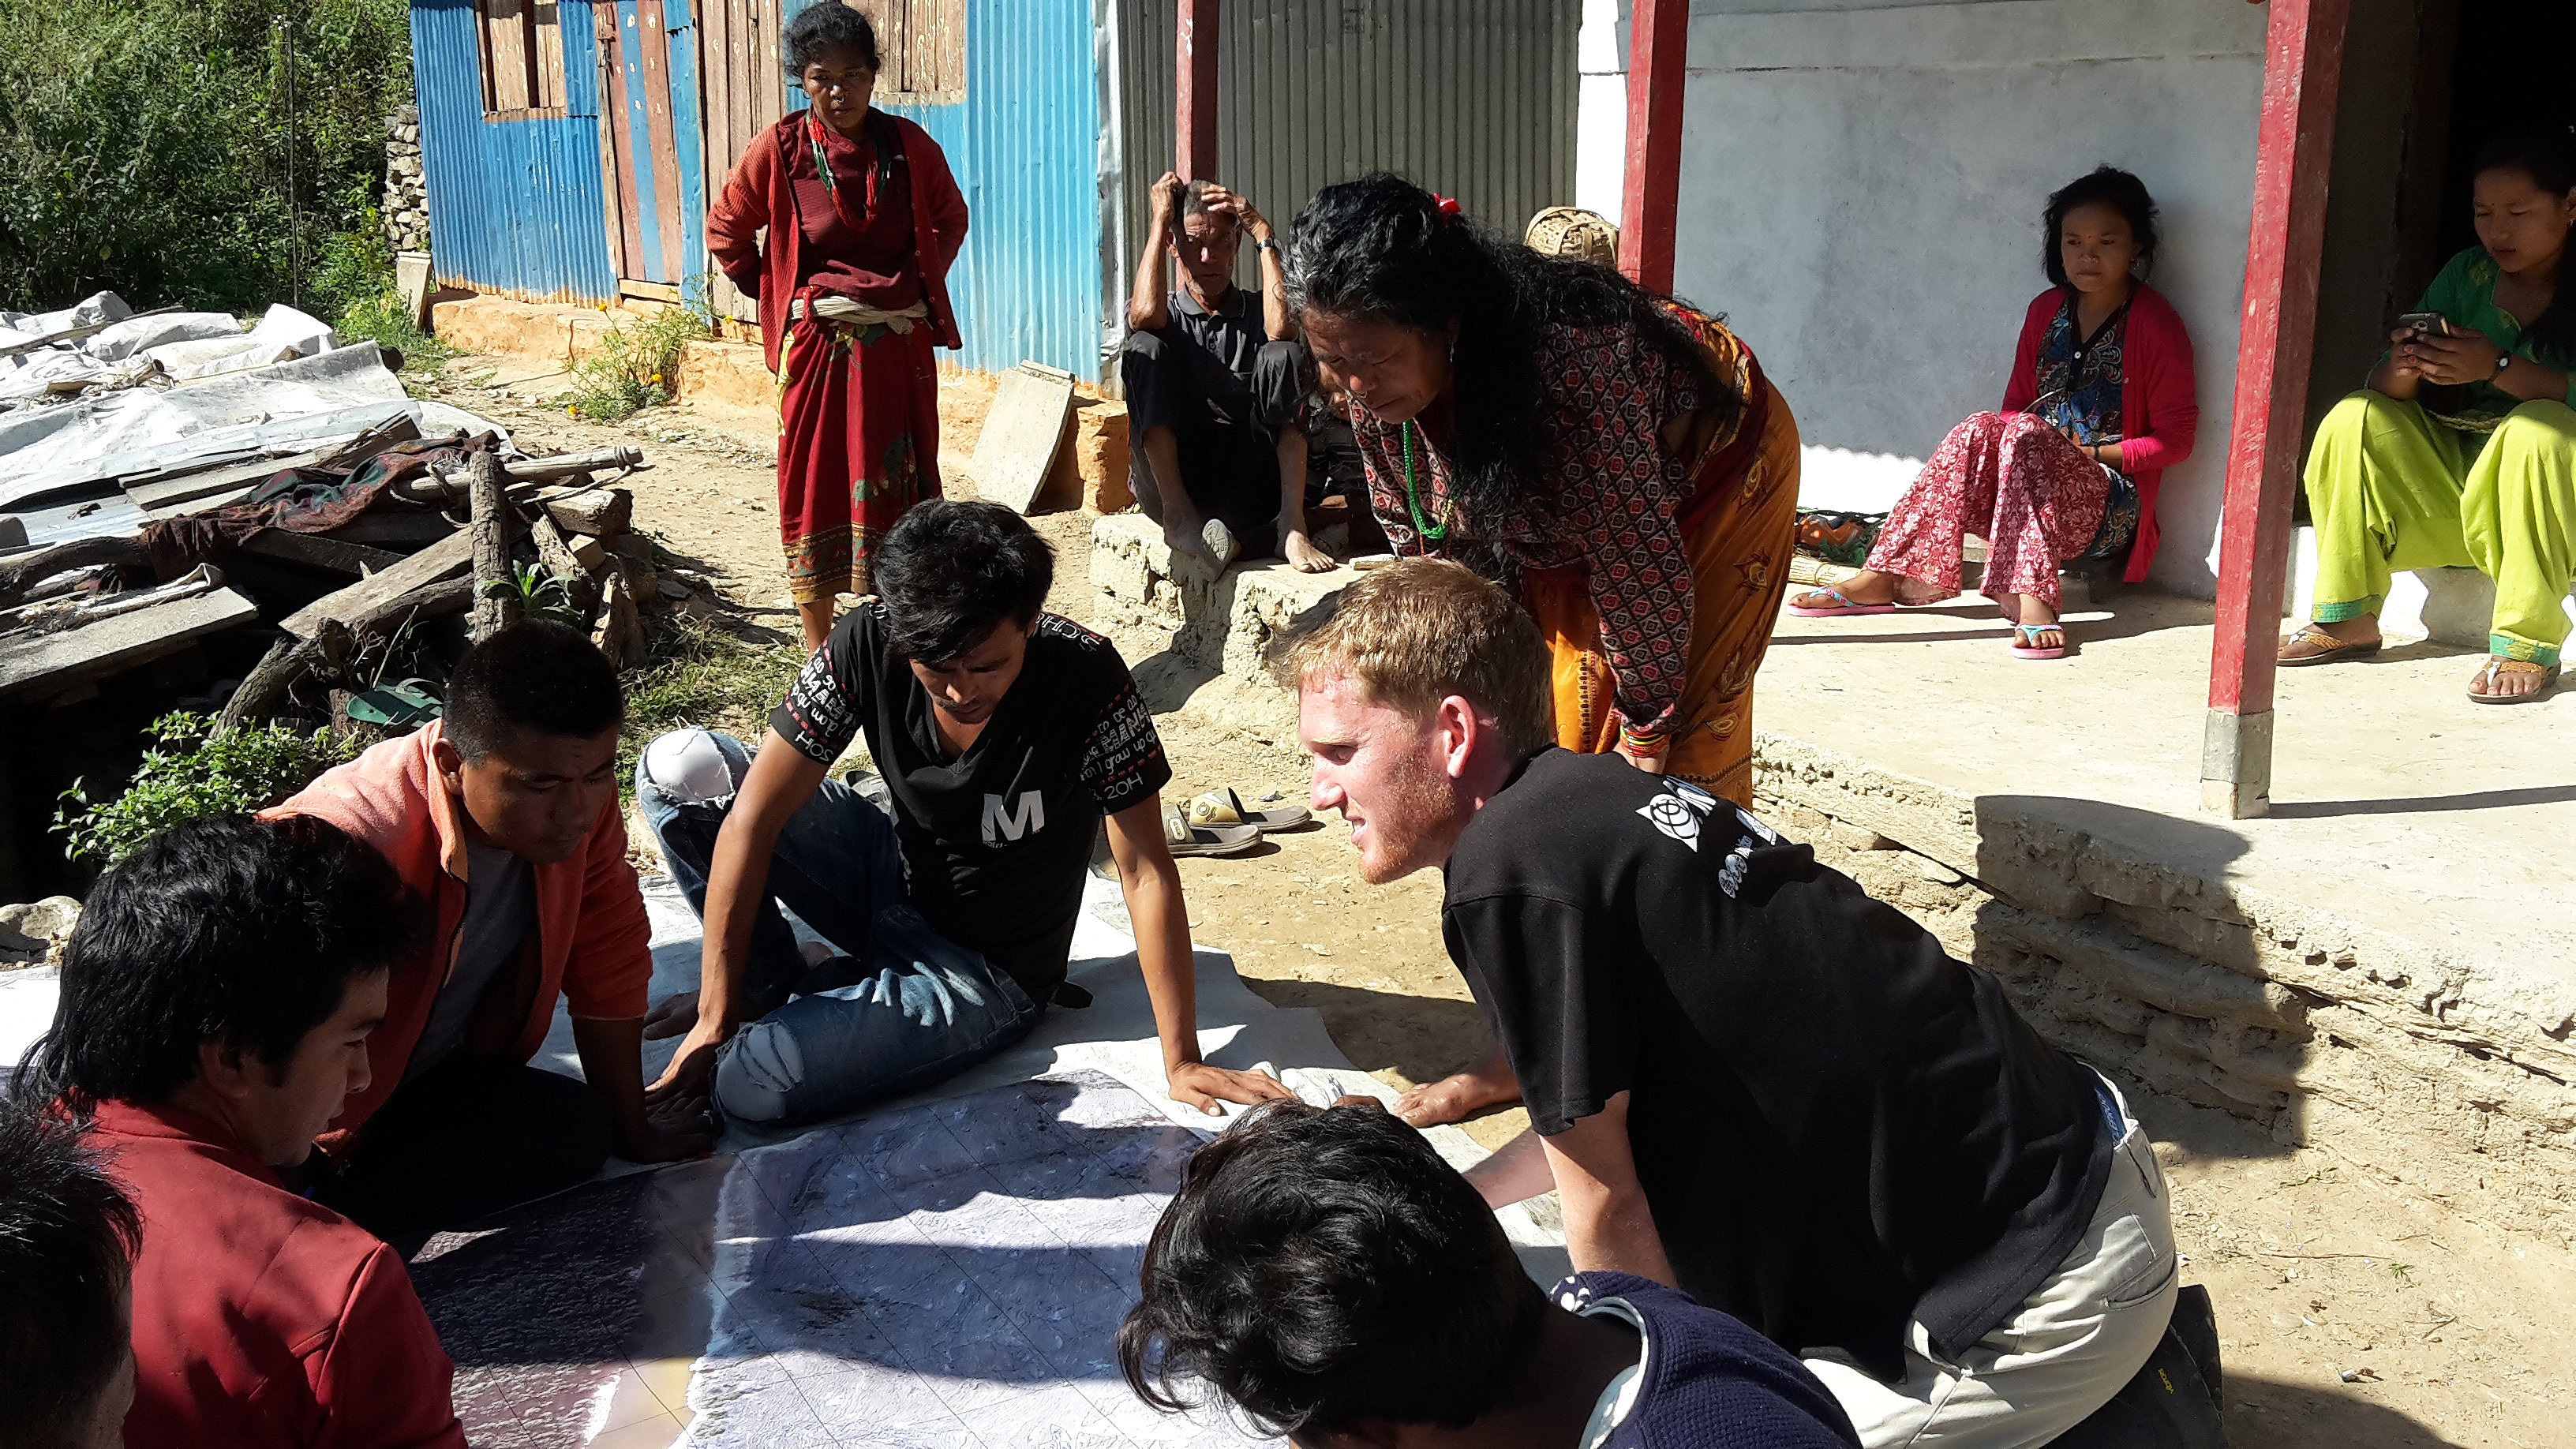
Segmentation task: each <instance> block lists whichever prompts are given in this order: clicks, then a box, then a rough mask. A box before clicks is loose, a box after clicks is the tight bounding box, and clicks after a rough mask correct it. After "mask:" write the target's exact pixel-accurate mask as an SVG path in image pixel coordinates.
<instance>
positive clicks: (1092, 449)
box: [1058, 395, 1136, 513]
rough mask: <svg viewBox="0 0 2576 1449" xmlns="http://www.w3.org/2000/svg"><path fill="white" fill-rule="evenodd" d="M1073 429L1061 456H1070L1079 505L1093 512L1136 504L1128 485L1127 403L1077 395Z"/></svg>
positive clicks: (1104, 511)
mask: <svg viewBox="0 0 2576 1449" xmlns="http://www.w3.org/2000/svg"><path fill="white" fill-rule="evenodd" d="M1072 428H1073V436H1072V439H1071V444H1072V445H1071V446H1070V447H1068V448H1067V449H1065V452H1064V453H1063V454H1059V455H1058V456H1059V459H1062V458H1064V457H1066V456H1068V455H1069V456H1070V460H1071V462H1072V465H1073V468H1074V472H1075V476H1076V484H1077V493H1078V499H1079V504H1080V506H1081V507H1082V508H1083V509H1084V510H1085V511H1087V512H1091V513H1121V512H1124V511H1126V510H1127V509H1129V508H1132V507H1134V506H1135V503H1136V495H1135V493H1134V491H1133V490H1131V489H1130V488H1129V487H1128V486H1127V470H1128V467H1129V459H1130V454H1129V453H1128V451H1127V405H1126V404H1125V403H1123V402H1115V401H1112V400H1110V399H1107V398H1089V397H1083V396H1080V395H1076V397H1075V398H1074V411H1073V418H1072ZM1059 466H1062V463H1061V462H1059Z"/></svg>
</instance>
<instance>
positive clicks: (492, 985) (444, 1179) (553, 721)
mask: <svg viewBox="0 0 2576 1449" xmlns="http://www.w3.org/2000/svg"><path fill="white" fill-rule="evenodd" d="M625 708H626V706H625V698H624V696H623V694H622V693H621V692H620V690H619V687H618V683H617V671H616V670H615V669H614V668H612V667H611V666H610V664H609V663H608V661H607V659H606V658H604V657H603V656H602V655H601V654H600V652H599V650H598V649H597V648H595V647H594V646H593V645H592V644H591V642H590V641H589V640H588V639H587V638H584V637H583V636H582V634H581V632H580V631H579V630H577V629H571V628H567V627H565V626H564V625H561V624H557V623H553V622H551V621H546V620H537V619H531V620H528V621H526V622H524V623H520V624H515V625H512V626H511V627H509V628H507V629H503V630H501V631H500V632H498V633H496V634H493V635H492V636H491V637H489V638H487V639H484V640H482V641H481V642H479V643H477V644H476V645H475V646H474V647H473V648H471V649H469V650H467V651H466V653H465V657H464V658H463V659H462V660H460V661H459V662H458V664H457V666H456V671H455V673H454V674H453V675H452V676H450V678H449V680H448V692H447V714H446V718H444V719H443V720H440V721H437V722H434V723H432V724H429V725H426V726H424V727H422V728H421V729H419V730H417V731H415V732H413V733H412V734H409V735H406V736H404V737H403V738H401V739H396V740H388V741H386V742H385V743H383V744H380V745H377V746H376V747H374V748H373V749H370V750H368V751H367V752H366V753H365V754H363V755H361V756H359V757H358V758H357V759H355V760H353V761H351V762H350V763H348V764H346V765H342V766H340V767H339V768H338V769H335V770H332V771H331V772H329V773H328V774H325V775H324V776H322V778H320V779H318V780H316V781H314V782H313V783H312V784H311V785H309V786H307V787H306V788H305V789H304V790H303V792H302V793H300V794H298V795H296V796H295V797H294V798H293V799H291V800H288V801H287V802H286V803H285V804H284V805H281V806H279V807H278V809H277V810H276V811H275V812H273V813H277V814H294V815H314V816H319V817H321V818H322V819H325V820H328V821H330V822H332V823H333V824H335V825H338V826H339V827H340V828H341V829H343V830H346V831H348V832H349V833H350V834H351V835H354V836H356V837H358V838H359V839H361V840H364V841H366V842H367V843H369V844H371V845H373V846H375V847H376V848H377V849H378V850H380V851H382V852H384V854H385V856H386V858H388V859H390V860H391V861H393V863H394V867H395V869H397V870H398V871H400V872H401V873H402V877H403V880H404V882H405V883H406V884H407V885H409V886H410V887H411V888H412V889H413V890H416V891H418V892H420V894H421V895H422V896H424V897H426V898H427V899H428V900H429V902H430V905H431V908H432V910H433V911H434V913H435V916H434V918H435V921H436V931H435V933H434V934H433V935H432V936H431V937H430V939H429V940H428V941H426V942H425V943H424V944H423V946H422V948H421V949H420V950H419V951H417V952H415V953H414V954H412V955H411V956H409V957H407V958H406V959H404V960H403V961H402V962H401V963H400V964H398V965H397V966H396V967H395V969H394V973H393V981H392V984H391V987H390V1005H389V1006H388V1007H387V1010H386V1015H385V1027H384V1030H382V1031H379V1032H377V1033H376V1034H375V1036H374V1037H373V1038H372V1039H371V1040H370V1041H369V1043H368V1049H367V1050H368V1057H369V1059H370V1060H371V1061H372V1062H373V1064H374V1071H373V1083H372V1085H370V1086H368V1087H367V1088H365V1089H364V1090H362V1091H360V1092H358V1093H356V1094H355V1095H353V1096H352V1097H351V1098H350V1099H349V1105H348V1108H347V1110H345V1111H344V1112H342V1113H341V1114H340V1115H339V1116H338V1118H337V1119H335V1120H334V1121H333V1122H332V1124H331V1131H330V1132H329V1133H328V1134H326V1135H325V1136H324V1137H323V1139H322V1141H321V1144H320V1145H321V1147H322V1148H323V1150H324V1152H325V1153H326V1154H327V1156H328V1159H329V1162H328V1165H327V1167H326V1168H325V1169H324V1170H323V1171H321V1172H320V1173H318V1174H317V1178H316V1182H315V1194H316V1195H317V1196H318V1197H320V1198H321V1199H322V1200H323V1201H324V1202H327V1203H329V1204H331V1205H332V1206H333V1207H336V1208H338V1209H339V1210H340V1211H342V1212H344V1213H346V1214H348V1215H349V1216H350V1217H352V1218H354V1219H356V1220H357V1221H358V1222H360V1223H362V1224H364V1225H365V1226H366V1227H368V1228H369V1229H371V1230H372V1231H374V1232H376V1233H379V1234H381V1235H383V1236H384V1237H386V1238H388V1239H393V1240H407V1239H416V1238H419V1237H421V1236H424V1235H426V1234H427V1233H429V1232H432V1231H435V1230H436V1229H439V1228H443V1227H450V1226H453V1225H455V1224H458V1223H462V1222H465V1221H468V1220H470V1219H473V1218H476V1217H480V1216H482V1215H483V1214H485V1213H489V1212H493V1211H495V1210H498V1209H500V1208H504V1207H508V1206H510V1205H511V1204H513V1203H519V1202H525V1201H527V1200H529V1199H531V1198H536V1197H542V1196H544V1195H545V1194H547V1193H550V1192H556V1191H560V1190H561V1189H563V1188H567V1187H571V1186H573V1185H574V1184H576V1183H580V1182H585V1181H587V1180H589V1179H590V1178H591V1177H592V1176H593V1175H594V1174H596V1173H597V1172H598V1171H599V1168H600V1164H601V1163H603V1162H605V1161H606V1160H607V1158H608V1154H609V1152H610V1150H611V1149H612V1148H613V1149H614V1150H615V1151H616V1153H617V1155H618V1156H620V1157H624V1158H626V1159H627V1160H629V1161H631V1162H668V1161H671V1160H673V1159H675V1158H680V1157H687V1156H691V1155H694V1154H696V1153H700V1152H703V1151H705V1150H706V1149H707V1147H708V1145H709V1143H710V1141H711V1134H710V1132H709V1131H708V1127H707V1123H706V1120H705V1105H704V1103H703V1101H695V1102H675V1103H671V1104H669V1105H668V1106H667V1107H665V1108H664V1109H662V1110H661V1111H659V1112H657V1113H656V1114H655V1115H653V1116H650V1117H648V1116H647V1114H646V1111H645V1104H644V1060H643V1051H644V1045H643V1043H644V1010H645V993H646V988H647V986H648V984H649V983H650V981H651V979H652V975H653V957H652V952H651V950H650V949H649V946H648V944H647V943H648V940H649V938H650V936H651V928H650V927H649V925H648V924H647V923H646V921H645V917H644V893H643V890H642V888H641V887H640V886H639V885H638V883H637V881H636V877H635V868H634V867H633V866H630V865H628V864H627V863H626V822H625V817H624V815H623V814H622V813H621V812H620V811H619V809H618V802H617V730H618V725H619V723H620V722H621V720H622V719H623V718H624V715H625ZM558 996H560V997H562V998H563V999H565V1000H566V1001H567V1002H568V1003H569V1004H570V1006H571V1010H572V1031H573V1042H574V1045H575V1046H576V1047H577V1048H578V1049H579V1051H580V1054H581V1066H582V1072H583V1074H584V1076H586V1077H587V1078H588V1081H589V1085H587V1086H584V1085H583V1084H582V1083H581V1082H577V1081H574V1080H573V1079H571V1078H570V1077H566V1076H562V1075H559V1074H557V1073H554V1072H550V1071H546V1070H543V1069H541V1068H538V1067H535V1066H532V1065H530V1064H529V1061H530V1058H532V1057H534V1056H535V1055H536V1053H537V1049H538V1047H539V1046H541V1045H542V1044H543V1043H544V1041H545V1038H546V1031H547V1029H548V1028H549V1026H551V1025H552V1023H553V1021H554V1011H555V1001H556V998H557V997H558Z"/></svg>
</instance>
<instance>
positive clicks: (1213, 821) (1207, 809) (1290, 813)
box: [1190, 785, 1315, 835]
mask: <svg viewBox="0 0 2576 1449" xmlns="http://www.w3.org/2000/svg"><path fill="white" fill-rule="evenodd" d="M1314 818H1315V815H1314V812H1313V811H1311V810H1308V809H1307V808H1306V807H1305V806H1303V805H1280V806H1276V807H1274V808H1272V809H1269V810H1246V809H1244V808H1243V797H1242V796H1240V795H1238V794H1236V793H1234V787H1233V786H1231V785H1227V786H1224V787H1222V788H1219V789H1215V790H1210V791H1208V792H1207V793H1206V794H1204V795H1201V796H1200V797H1199V798H1197V799H1195V800H1193V801H1191V802H1190V823H1191V824H1192V825H1249V826H1251V827H1252V828H1253V829H1255V830H1258V831H1260V832H1261V833H1262V834H1264V835H1269V834H1272V833H1274V832H1276V831H1281V830H1294V829H1296V828H1297V827H1298V826H1300V825H1303V824H1305V823H1306V822H1307V821H1309V820H1312V819H1314Z"/></svg>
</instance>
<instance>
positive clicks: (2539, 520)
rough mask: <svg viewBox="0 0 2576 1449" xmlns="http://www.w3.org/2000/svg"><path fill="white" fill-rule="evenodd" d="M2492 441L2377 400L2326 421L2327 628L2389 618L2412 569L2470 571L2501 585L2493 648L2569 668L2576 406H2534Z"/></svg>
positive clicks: (2311, 499)
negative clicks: (2563, 656) (2564, 654)
mask: <svg viewBox="0 0 2576 1449" xmlns="http://www.w3.org/2000/svg"><path fill="white" fill-rule="evenodd" d="M2479 444H2480V440H2479V436H2478V435H2477V434H2476V433H2471V432H2464V431H2462V430H2460V429H2458V428H2454V427H2451V426H2449V425H2448V424H2446V423H2444V422H2442V421H2441V420H2440V419H2438V418H2435V417H2433V416H2432V415H2431V414H2429V413H2427V412H2425V411H2424V409H2423V408H2422V407H2420V406H2418V405H2417V404H2415V403H2412V402H2401V401H2399V400H2397V399H2395V398H2391V397H2387V396H2384V395H2382V394H2380V393H2375V392H2357V393H2354V394H2353V395H2352V396H2350V397H2348V398H2345V399H2344V400H2343V401H2342V402H2339V403H2337V404H2335V407H2334V411H2332V412H2330V413H2328V414H2326V420H2325V423H2324V424H2323V425H2322V426H2321V427H2319V428H2318V429H2317V441H2316V445H2315V446H2314V447H2312V448H2310V449H2309V450H2308V479H2307V482H2308V511H2309V514H2310V516H2311V517H2313V518H2314V519H2315V521H2316V528H2317V594H2316V599H2317V602H2316V609H2315V617H2316V620H2317V622H2318V623H2321V624H2331V623H2335V622H2337V621H2339V620H2343V619H2352V618H2358V617H2360V616H2361V615H2364V614H2376V613H2378V612H2379V608H2380V605H2382V604H2384V603H2386V602H2387V599H2388V576H2389V575H2390V574H2392V573H2394V572H2396V571H2397V570H2399V569H2430V568H2459V567H2463V566H2465V567H2471V568H2475V569H2477V570H2479V571H2480V572H2482V573H2484V574H2485V575H2486V576H2487V577H2488V578H2491V579H2493V580H2495V586H2496V604H2495V620H2494V622H2493V623H2492V624H2490V625H2489V626H2488V628H2489V629H2490V631H2491V632H2490V634H2489V636H2488V640H2487V647H2488V649H2489V650H2490V651H2492V652H2493V653H2495V654H2498V655H2501V656H2503V657H2504V658H2507V659H2522V660H2528V661H2530V662H2532V663H2535V664H2556V663H2557V662H2558V646H2559V645H2561V644H2563V643H2565V642H2566V640H2567V613H2566V610H2564V609H2562V608H2560V607H2559V600H2560V599H2562V598H2564V597H2565V596H2566V594H2567V590H2568V586H2569V585H2570V584H2571V583H2576V409H2571V408H2569V407H2568V406H2567V405H2566V404H2565V403H2561V402H2527V403H2524V404H2523V405H2522V406H2520V407H2518V408H2515V409H2514V410H2513V412H2512V413H2511V414H2510V415H2509V416H2507V417H2506V418H2505V420H2504V421H2503V422H2502V423H2500V424H2498V425H2497V427H2496V430H2495V432H2494V433H2493V434H2492V435H2490V436H2488V437H2487V438H2486V439H2485V440H2484V446H2483V447H2481V446H2480V445H2479Z"/></svg>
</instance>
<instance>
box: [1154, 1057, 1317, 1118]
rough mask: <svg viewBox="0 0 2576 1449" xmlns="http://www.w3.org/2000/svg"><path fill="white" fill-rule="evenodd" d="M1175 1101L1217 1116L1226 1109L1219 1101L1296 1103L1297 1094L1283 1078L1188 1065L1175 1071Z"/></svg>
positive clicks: (1195, 1063) (1173, 1082)
mask: <svg viewBox="0 0 2576 1449" xmlns="http://www.w3.org/2000/svg"><path fill="white" fill-rule="evenodd" d="M1170 1075H1171V1083H1172V1100H1173V1101H1175V1102H1184V1103H1187V1104H1188V1105H1190V1106H1193V1107H1196V1108H1198V1109H1199V1110H1200V1111H1202V1112H1205V1113H1207V1114H1208V1115H1209V1116H1211V1117H1213V1116H1215V1115H1216V1114H1217V1113H1218V1112H1220V1111H1222V1110H1224V1109H1222V1108H1220V1107H1218V1106H1217V1103H1219V1102H1242V1103H1247V1104H1249V1103H1253V1102H1278V1101H1289V1100H1294V1099H1295V1097H1296V1095H1297V1094H1296V1093H1294V1092H1292V1091H1289V1090H1288V1089H1287V1088H1286V1087H1283V1086H1281V1085H1280V1084H1279V1079H1278V1078H1276V1077H1272V1076H1267V1075H1264V1074H1263V1073H1260V1072H1230V1071H1227V1070H1226V1069H1225V1068H1223V1067H1212V1066H1209V1065H1208V1064H1207V1063H1205V1062H1184V1063H1182V1064H1181V1065H1179V1066H1177V1067H1174V1068H1172V1070H1171V1074H1170Z"/></svg>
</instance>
